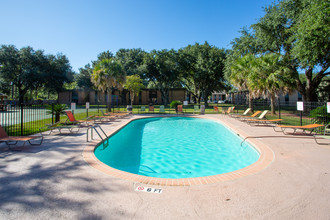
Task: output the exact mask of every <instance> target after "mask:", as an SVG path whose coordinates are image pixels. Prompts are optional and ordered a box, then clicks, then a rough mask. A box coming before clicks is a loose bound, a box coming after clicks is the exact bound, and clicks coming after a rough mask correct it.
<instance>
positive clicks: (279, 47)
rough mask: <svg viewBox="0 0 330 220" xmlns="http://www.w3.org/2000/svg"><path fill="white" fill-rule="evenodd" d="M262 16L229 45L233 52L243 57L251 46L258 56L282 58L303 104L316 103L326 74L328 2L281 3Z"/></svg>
mask: <svg viewBox="0 0 330 220" xmlns="http://www.w3.org/2000/svg"><path fill="white" fill-rule="evenodd" d="M265 12H266V14H265V15H264V16H263V17H262V18H261V19H260V20H259V21H258V22H257V23H256V24H254V25H252V26H251V29H250V30H247V32H246V33H245V34H244V33H242V36H241V37H240V38H239V39H236V40H235V41H233V50H234V51H236V54H239V53H240V54H241V55H244V54H246V51H247V50H248V49H249V48H250V49H251V47H250V46H249V47H248V45H252V46H253V49H255V50H256V52H257V53H258V54H259V55H263V54H267V53H276V54H278V55H283V57H284V59H283V60H284V61H285V65H286V66H287V67H288V68H290V69H291V70H292V72H293V74H294V75H293V76H294V78H295V80H296V84H297V89H298V91H299V92H300V93H301V94H302V95H303V98H304V100H306V101H317V96H316V94H317V93H316V91H317V88H318V86H319V85H320V83H321V81H322V79H323V78H324V77H326V76H327V75H329V74H330V72H329V65H330V62H329V61H330V60H329V45H330V39H329V37H328V36H329V35H330V30H329V17H330V16H329V12H330V2H329V1H322V0H285V1H280V2H279V3H277V4H275V3H274V4H272V5H270V6H269V7H266V8H265ZM247 36H249V37H247ZM242 42H243V43H242ZM247 42H248V43H247ZM300 72H304V74H305V76H306V83H304V82H302V81H301V80H300V77H299V73H300ZM313 73H315V74H313Z"/></svg>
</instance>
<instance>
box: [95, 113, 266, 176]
mask: <svg viewBox="0 0 330 220" xmlns="http://www.w3.org/2000/svg"><path fill="white" fill-rule="evenodd" d="M241 141H242V139H241V138H240V137H238V136H237V135H236V134H234V133H233V132H231V131H230V130H229V129H227V128H226V127H225V126H223V125H222V124H220V123H218V122H215V121H212V120H207V119H198V118H188V117H170V118H146V119H138V120H134V121H132V122H130V123H129V124H127V125H126V126H125V127H123V128H122V129H121V130H119V131H118V132H117V133H116V134H114V135H113V136H111V137H110V138H109V140H108V142H105V144H101V145H99V146H98V147H97V148H96V149H95V151H94V153H95V156H96V157H97V158H98V159H99V160H100V161H101V162H103V163H104V164H107V165H108V166H110V167H113V168H115V169H118V170H122V171H126V172H129V173H133V174H138V175H143V176H149V177H158V178H173V179H178V178H192V177H204V176H212V175H217V174H222V173H228V172H232V171H235V170H239V169H242V168H244V167H246V166H249V165H251V164H253V163H255V162H256V161H257V160H258V159H259V156H260V155H259V153H258V152H257V151H256V150H255V148H253V147H252V146H248V147H246V146H244V147H241V145H240V143H241Z"/></svg>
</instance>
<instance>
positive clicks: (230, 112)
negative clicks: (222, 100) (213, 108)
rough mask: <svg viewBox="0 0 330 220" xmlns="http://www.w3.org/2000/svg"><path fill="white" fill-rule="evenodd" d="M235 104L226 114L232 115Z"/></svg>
mask: <svg viewBox="0 0 330 220" xmlns="http://www.w3.org/2000/svg"><path fill="white" fill-rule="evenodd" d="M234 109H235V106H232V107H229V108H228V109H227V111H225V112H224V114H225V115H231V114H232V113H233V112H234Z"/></svg>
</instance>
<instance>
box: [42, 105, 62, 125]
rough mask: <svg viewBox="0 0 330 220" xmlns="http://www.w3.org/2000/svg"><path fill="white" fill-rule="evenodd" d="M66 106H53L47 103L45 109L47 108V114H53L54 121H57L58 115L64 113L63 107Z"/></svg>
mask: <svg viewBox="0 0 330 220" xmlns="http://www.w3.org/2000/svg"><path fill="white" fill-rule="evenodd" d="M66 108H67V106H66V104H56V105H54V108H53V107H52V105H47V107H46V109H47V110H48V111H47V113H48V114H55V122H58V121H59V120H60V116H61V115H62V114H65V111H64V110H65V109H66Z"/></svg>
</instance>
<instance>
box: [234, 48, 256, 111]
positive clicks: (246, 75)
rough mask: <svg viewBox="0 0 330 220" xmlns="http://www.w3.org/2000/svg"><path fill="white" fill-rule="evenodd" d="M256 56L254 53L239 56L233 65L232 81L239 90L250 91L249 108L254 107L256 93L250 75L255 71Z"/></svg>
mask: <svg viewBox="0 0 330 220" xmlns="http://www.w3.org/2000/svg"><path fill="white" fill-rule="evenodd" d="M255 59H256V58H255V57H254V56H253V55H252V54H247V55H245V56H244V57H240V58H237V59H236V60H235V61H234V62H233V63H232V65H231V74H230V81H231V83H232V84H233V85H234V86H236V87H237V88H238V90H240V91H242V90H248V91H249V108H251V109H253V105H252V99H253V97H254V95H255V93H254V91H253V89H252V87H251V85H250V84H251V83H250V76H251V74H252V72H253V70H254V69H253V65H254V63H255Z"/></svg>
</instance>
